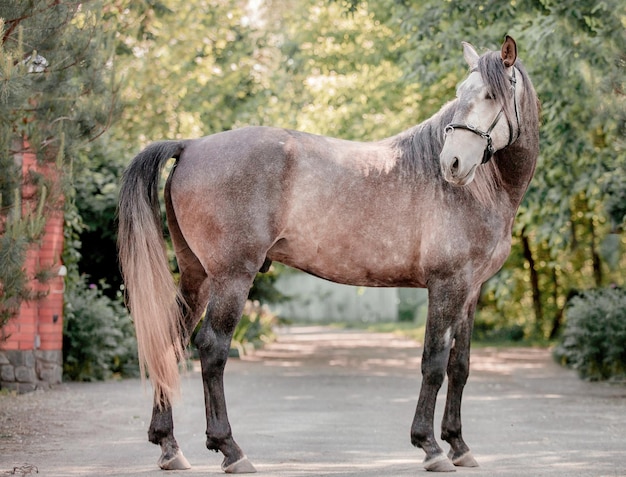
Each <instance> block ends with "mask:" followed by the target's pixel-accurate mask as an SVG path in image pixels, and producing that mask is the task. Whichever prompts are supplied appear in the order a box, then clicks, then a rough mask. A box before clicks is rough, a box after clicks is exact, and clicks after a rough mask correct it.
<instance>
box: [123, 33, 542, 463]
mask: <svg viewBox="0 0 626 477" xmlns="http://www.w3.org/2000/svg"><path fill="white" fill-rule="evenodd" d="M463 48H464V56H465V59H466V60H467V62H468V63H469V66H470V73H469V76H468V77H467V79H466V80H465V81H464V82H463V83H462V84H461V85H460V86H459V88H458V92H457V99H455V100H453V101H451V102H449V103H448V104H446V105H445V106H444V107H443V108H442V109H441V110H440V111H439V112H438V113H437V114H435V115H434V116H433V117H432V118H430V119H428V120H426V121H424V122H423V123H421V124H419V125H417V126H415V127H413V128H411V129H409V130H407V131H404V132H402V133H400V134H398V135H397V136H394V137H391V138H388V139H384V140H382V141H378V142H370V143H360V142H352V141H344V140H341V139H334V138H329V137H322V136H316V135H312V134H306V133H303V132H296V131H290V130H285V129H277V128H268V127H249V128H243V129H237V130H233V131H228V132H223V133H219V134H215V135H212V136H208V137H204V138H201V139H192V140H186V141H166V142H157V143H154V144H151V145H150V146H148V147H147V148H146V149H145V150H143V151H142V152H141V153H139V155H137V157H135V159H134V160H133V161H132V163H131V164H130V166H129V167H128V169H127V170H126V172H125V174H124V177H123V180H122V186H121V191H120V199H119V236H118V245H119V255H120V262H121V266H122V271H123V275H124V279H125V282H126V287H127V293H128V305H129V308H130V310H131V312H132V315H133V317H134V320H135V325H136V330H137V339H138V344H139V356H140V362H141V364H142V368H145V369H144V371H145V370H147V372H148V373H149V375H150V380H151V382H152V384H153V387H154V392H155V398H154V408H153V415H152V422H151V424H150V429H149V433H148V434H149V439H150V441H151V442H153V443H155V444H159V445H160V446H161V449H162V455H161V458H160V460H159V465H160V467H161V468H163V469H184V468H189V463H188V462H187V460H186V459H185V457H184V456H183V454H182V452H181V450H180V448H179V446H178V443H177V442H176V439H175V438H174V433H173V420H172V408H171V403H172V400H173V399H174V398H175V396H176V394H177V389H178V386H179V375H178V361H179V360H180V359H181V358H182V357H183V354H184V353H183V348H184V347H185V346H186V345H187V343H188V341H189V337H190V335H191V332H192V330H194V328H195V327H196V325H197V324H198V322H199V321H200V318H201V315H202V312H203V311H204V310H205V309H206V316H205V319H204V322H203V324H202V326H201V329H200V331H199V332H198V334H197V335H196V338H195V344H196V345H197V347H198V350H199V354H200V361H201V365H202V380H203V383H204V395H205V406H206V421H207V423H206V424H207V427H206V436H207V440H206V446H207V448H209V449H211V450H215V451H220V452H221V453H222V454H223V455H224V461H223V464H222V468H223V470H224V471H225V472H227V473H246V472H254V471H255V468H254V467H253V465H252V464H251V463H250V462H249V461H248V459H247V457H246V456H245V454H244V452H243V451H242V450H241V448H240V447H239V446H238V445H237V444H236V442H235V440H234V439H233V436H232V433H231V428H230V424H229V422H228V416H227V412H226V402H225V398H224V386H223V374H224V366H225V364H226V360H227V357H228V351H229V347H230V341H231V337H232V335H233V332H234V330H235V327H236V325H237V323H238V322H239V319H240V316H241V313H242V309H243V306H244V303H245V301H246V297H247V295H248V291H249V289H250V286H251V285H252V281H253V280H254V277H255V275H256V274H257V272H259V271H267V269H268V267H269V265H270V263H271V262H272V261H273V260H276V261H279V262H282V263H284V264H287V265H290V266H292V267H295V268H298V269H300V270H304V271H306V272H308V273H311V274H313V275H317V276H319V277H322V278H325V279H328V280H332V281H334V282H338V283H346V284H352V285H361V286H377V287H396V286H403V287H422V288H427V289H428V293H429V303H430V305H429V310H428V321H427V325H426V337H425V343H424V352H423V359H422V375H423V380H422V385H421V390H420V395H419V400H418V403H417V410H416V413H415V418H414V420H413V424H412V426H411V442H412V443H413V445H415V446H416V447H420V448H422V449H423V450H424V451H425V453H426V459H425V461H424V467H425V468H426V469H428V470H433V471H451V470H454V469H455V466H476V465H477V463H476V461H475V460H474V458H473V456H472V454H471V453H470V450H469V447H468V446H467V445H466V443H465V441H464V440H463V437H462V434H461V397H462V393H463V388H464V386H465V383H466V381H467V377H468V373H469V353H470V336H471V332H472V327H473V321H474V311H475V308H476V303H477V301H478V298H479V294H480V289H481V286H482V284H483V283H484V282H485V281H486V280H488V279H489V278H490V277H491V276H493V274H494V273H496V272H497V271H498V270H499V269H500V267H501V266H502V264H503V263H504V261H505V259H506V258H507V256H508V254H509V251H510V246H511V228H512V225H513V220H514V218H515V214H516V211H517V208H518V207H519V205H520V202H521V200H522V197H523V195H524V193H525V192H526V189H527V188H528V185H529V182H530V180H531V178H532V175H533V172H534V170H535V164H536V160H537V155H538V142H539V140H538V136H539V133H538V128H539V118H538V102H537V97H536V94H535V91H534V89H533V87H532V84H531V81H530V79H529V78H528V75H527V74H526V72H525V69H524V67H523V66H522V65H521V64H520V62H519V61H517V46H516V44H515V41H514V40H513V39H512V38H510V37H508V36H507V37H506V39H505V41H504V44H503V45H502V49H501V51H499V52H487V53H485V54H483V55H482V56H479V55H478V54H477V53H476V51H475V49H474V48H473V47H472V46H471V45H469V44H467V43H464V44H463ZM170 158H175V159H176V163H175V167H174V168H173V169H172V172H171V173H170V175H169V178H168V180H167V183H166V187H165V206H166V212H167V222H168V226H169V231H170V234H171V238H172V241H173V244H174V250H175V253H176V258H177V260H178V266H179V269H180V283H179V284H178V285H175V283H174V281H173V279H172V277H171V274H170V271H169V269H168V263H167V258H166V254H165V251H164V243H163V237H162V232H161V215H160V209H159V201H158V183H159V178H160V171H161V168H162V167H163V166H164V164H165V162H166V161H167V160H168V159H170ZM446 373H447V376H448V393H447V401H446V406H445V413H444V416H443V422H442V432H441V438H442V439H443V440H445V441H447V442H448V443H449V444H450V452H449V453H448V454H447V455H446V454H445V453H444V451H443V450H442V449H441V447H440V446H439V444H438V443H437V441H436V439H435V435H434V430H433V414H434V410H435V402H436V397H437V393H438V391H439V389H440V387H441V385H442V383H443V381H444V378H445V376H446Z"/></svg>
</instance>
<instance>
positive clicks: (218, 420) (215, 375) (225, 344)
mask: <svg viewBox="0 0 626 477" xmlns="http://www.w3.org/2000/svg"><path fill="white" fill-rule="evenodd" d="M254 275H255V274H254V273H250V274H248V273H244V274H242V275H241V276H239V277H229V278H226V279H221V280H212V281H211V292H210V300H209V305H208V307H207V312H206V317H205V320H204V322H203V324H202V328H201V329H200V331H199V333H198V334H197V336H196V338H195V344H196V346H197V347H198V350H199V353H200V364H201V366H202V381H203V384H204V399H205V407H206V421H207V427H206V436H207V439H206V446H207V448H208V449H209V450H214V451H220V452H221V453H222V454H223V455H224V461H223V462H222V469H223V470H224V471H225V472H226V473H251V472H256V469H255V468H254V466H253V465H252V464H251V463H250V462H249V461H248V459H247V457H246V456H245V455H244V453H243V451H242V450H241V448H240V447H239V446H238V445H237V443H236V442H235V440H234V439H233V436H232V431H231V428H230V423H229V422H228V415H227V412H226V400H225V397H224V367H225V365H226V360H227V359H228V353H229V350H230V342H231V339H232V336H233V333H234V331H235V327H236V326H237V323H238V322H239V319H240V318H241V313H242V311H243V307H244V305H245V302H246V298H247V296H248V292H249V290H250V286H251V285H252V280H253V279H254Z"/></svg>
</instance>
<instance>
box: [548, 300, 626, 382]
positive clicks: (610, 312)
mask: <svg viewBox="0 0 626 477" xmlns="http://www.w3.org/2000/svg"><path fill="white" fill-rule="evenodd" d="M566 317H567V324H566V327H565V331H564V333H563V337H562V341H561V343H560V345H559V346H557V348H556V349H555V350H554V357H555V359H556V360H557V361H558V362H559V363H561V364H563V365H566V366H569V367H571V368H573V369H576V370H577V371H578V374H579V376H580V377H581V378H585V379H590V380H594V381H595V380H605V379H610V378H613V379H616V378H625V377H626V291H625V290H622V289H621V288H605V289H598V290H591V291H587V292H585V293H583V294H582V295H580V296H577V297H575V298H573V299H572V301H571V305H570V306H569V307H568V309H567V312H566Z"/></svg>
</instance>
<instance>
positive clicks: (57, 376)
mask: <svg viewBox="0 0 626 477" xmlns="http://www.w3.org/2000/svg"><path fill="white" fill-rule="evenodd" d="M62 376H63V352H62V351H61V350H52V351H50V350H48V351H46V350H29V351H24V350H10V351H2V350H0V389H10V390H12V391H17V392H18V393H26V392H30V391H34V390H35V389H48V388H49V387H50V385H54V384H59V383H60V382H61V379H62Z"/></svg>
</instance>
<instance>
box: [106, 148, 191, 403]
mask: <svg viewBox="0 0 626 477" xmlns="http://www.w3.org/2000/svg"><path fill="white" fill-rule="evenodd" d="M183 147H184V146H183V143H182V142H176V141H164V142H157V143H153V144H151V145H149V146H148V147H147V148H146V149H144V150H143V151H141V152H140V153H139V154H138V155H137V157H135V158H134V159H133V161H132V162H131V163H130V165H129V166H128V168H127V169H126V171H125V172H124V175H123V177H122V183H121V188H120V196H119V208H118V217H119V229H118V237H117V244H118V250H119V259H120V265H121V269H122V275H123V277H124V282H125V285H126V293H127V304H128V307H129V309H130V312H131V315H132V317H133V320H134V322H135V330H136V333H137V348H138V352H139V363H140V368H141V375H142V377H145V374H146V371H147V372H148V374H149V376H150V381H151V382H152V386H153V387H154V390H155V393H156V396H157V397H160V398H159V399H157V403H158V404H160V405H165V404H168V403H171V402H172V400H173V399H174V398H175V397H177V396H178V394H179V390H180V375H179V370H178V361H179V360H180V359H181V358H182V356H183V346H182V341H181V336H182V333H181V326H182V325H181V324H182V309H181V303H183V302H182V300H181V297H180V296H179V291H178V287H177V286H176V285H175V283H174V280H173V278H172V275H171V272H170V269H169V266H168V262H167V255H166V253H165V242H164V240H163V233H162V228H161V227H162V226H161V212H160V207H159V199H158V193H159V178H160V176H161V170H162V168H163V166H164V165H165V162H166V161H167V160H168V159H170V158H172V157H174V158H176V159H178V157H179V156H180V153H181V152H182V150H183Z"/></svg>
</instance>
